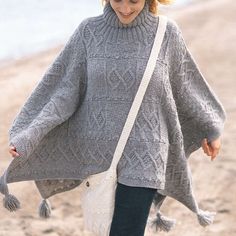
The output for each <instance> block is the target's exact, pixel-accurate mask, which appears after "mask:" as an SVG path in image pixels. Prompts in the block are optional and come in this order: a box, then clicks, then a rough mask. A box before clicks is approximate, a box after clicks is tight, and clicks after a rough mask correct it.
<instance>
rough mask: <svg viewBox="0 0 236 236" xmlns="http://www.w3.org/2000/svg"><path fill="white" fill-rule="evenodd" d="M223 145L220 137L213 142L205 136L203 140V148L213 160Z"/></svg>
mask: <svg viewBox="0 0 236 236" xmlns="http://www.w3.org/2000/svg"><path fill="white" fill-rule="evenodd" d="M220 147H221V141H220V138H217V139H215V140H213V141H211V142H207V139H206V138H204V139H203V140H202V149H203V151H204V153H206V154H207V156H210V157H211V160H212V161H213V160H214V159H215V158H216V156H217V155H218V153H219V151H220Z"/></svg>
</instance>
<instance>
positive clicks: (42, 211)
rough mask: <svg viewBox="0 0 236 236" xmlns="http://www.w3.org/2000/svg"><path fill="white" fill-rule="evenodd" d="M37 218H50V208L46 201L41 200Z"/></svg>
mask: <svg viewBox="0 0 236 236" xmlns="http://www.w3.org/2000/svg"><path fill="white" fill-rule="evenodd" d="M39 216H40V217H41V218H45V219H46V218H49V217H50V216H51V206H50V203H49V201H48V200H46V199H43V200H42V202H41V204H40V205H39Z"/></svg>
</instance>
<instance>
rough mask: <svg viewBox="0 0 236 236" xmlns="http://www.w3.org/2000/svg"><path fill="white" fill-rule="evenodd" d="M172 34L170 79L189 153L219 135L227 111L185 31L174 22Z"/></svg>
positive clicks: (185, 145)
mask: <svg viewBox="0 0 236 236" xmlns="http://www.w3.org/2000/svg"><path fill="white" fill-rule="evenodd" d="M172 27H173V29H172V35H171V37H170V45H171V47H170V49H169V50H170V51H169V55H170V64H169V78H170V83H171V87H172V92H173V96H174V99H175V104H176V108H177V111H178V116H179V121H180V125H181V130H182V133H183V138H184V147H185V152H186V154H187V156H189V155H190V153H191V152H193V151H195V150H197V149H198V148H199V147H201V141H202V140H203V139H204V138H207V140H208V142H210V141H212V140H214V139H216V138H218V137H219V136H220V135H221V133H222V130H223V127H224V121H225V111H224V108H223V106H222V104H221V103H220V101H219V99H218V98H217V96H216V94H215V93H214V92H213V91H212V89H211V88H210V86H209V84H208V83H207V81H206V79H205V78H204V76H203V75H202V73H201V71H200V69H199V67H198V65H197V64H196V62H195V60H194V58H193V56H192V55H191V53H190V51H189V49H188V47H187V46H186V43H185V40H184V38H183V36H182V32H181V30H180V28H179V27H178V25H177V24H176V23H175V22H173V24H172Z"/></svg>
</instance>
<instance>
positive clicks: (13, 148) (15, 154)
mask: <svg viewBox="0 0 236 236" xmlns="http://www.w3.org/2000/svg"><path fill="white" fill-rule="evenodd" d="M9 152H10V154H11V155H12V157H19V156H20V154H19V153H18V152H17V151H16V148H15V147H14V146H10V147H9Z"/></svg>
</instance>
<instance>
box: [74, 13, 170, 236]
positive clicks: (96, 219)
mask: <svg viewBox="0 0 236 236" xmlns="http://www.w3.org/2000/svg"><path fill="white" fill-rule="evenodd" d="M166 24H167V19H166V17H164V16H159V24H158V27H157V33H156V36H155V40H154V44H153V47H152V51H151V54H150V57H149V60H148V64H147V67H146V70H145V72H144V75H143V79H142V81H141V83H140V86H139V89H138V91H137V94H136V96H135V98H134V101H133V104H132V106H131V109H130V111H129V114H128V117H127V120H126V123H125V125H124V128H123V130H122V133H121V136H120V138H119V141H118V144H117V147H116V150H115V153H114V156H113V159H112V163H111V166H110V168H109V169H108V170H107V171H104V172H101V173H98V174H95V175H91V176H89V177H88V178H86V179H85V180H83V182H82V183H81V184H80V186H79V187H80V188H81V204H82V210H83V218H84V224H85V228H86V229H87V230H88V231H91V232H93V233H94V234H95V235H97V236H109V233H110V227H111V222H112V218H113V212H114V203H115V191H116V186H117V173H116V167H117V164H118V162H119V160H120V158H121V156H122V153H123V150H124V147H125V145H126V142H127V140H128V137H129V134H130V132H131V130H132V127H133V124H134V121H135V119H136V116H137V114H138V110H139V108H140V106H141V103H142V100H143V97H144V94H145V92H146V89H147V86H148V84H149V81H150V79H151V76H152V74H153V71H154V68H155V65H156V59H157V57H158V54H159V51H160V47H161V43H162V41H163V38H164V33H165V29H166Z"/></svg>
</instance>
